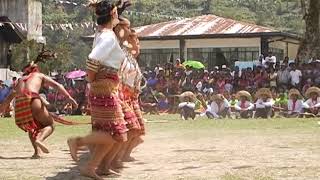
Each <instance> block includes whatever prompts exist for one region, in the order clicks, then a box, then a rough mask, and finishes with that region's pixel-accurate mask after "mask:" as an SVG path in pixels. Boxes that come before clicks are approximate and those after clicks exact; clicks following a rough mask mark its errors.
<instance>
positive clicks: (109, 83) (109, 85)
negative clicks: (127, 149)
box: [87, 60, 128, 141]
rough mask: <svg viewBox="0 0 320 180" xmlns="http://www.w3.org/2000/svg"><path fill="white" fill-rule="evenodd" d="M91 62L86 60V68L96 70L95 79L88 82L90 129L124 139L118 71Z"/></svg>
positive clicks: (124, 128)
mask: <svg viewBox="0 0 320 180" xmlns="http://www.w3.org/2000/svg"><path fill="white" fill-rule="evenodd" d="M92 64H94V61H91V60H88V61H87V68H88V69H90V70H92V71H94V72H97V74H96V80H95V81H94V82H92V83H90V86H91V88H90V94H89V101H90V105H91V121H92V129H93V131H102V132H107V133H109V134H110V135H112V136H113V137H114V139H115V140H117V141H125V139H126V138H125V137H126V132H127V131H128V129H127V127H126V121H125V120H124V114H123V112H122V106H121V100H120V98H119V95H118V90H119V83H120V80H119V76H118V72H117V71H116V70H115V69H112V68H106V67H104V66H101V65H98V64H97V65H96V66H93V65H92Z"/></svg>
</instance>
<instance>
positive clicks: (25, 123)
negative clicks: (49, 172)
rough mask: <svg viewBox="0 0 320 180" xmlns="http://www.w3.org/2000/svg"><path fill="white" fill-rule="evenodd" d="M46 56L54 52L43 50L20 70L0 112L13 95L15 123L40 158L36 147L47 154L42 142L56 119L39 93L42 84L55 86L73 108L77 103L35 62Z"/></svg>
mask: <svg viewBox="0 0 320 180" xmlns="http://www.w3.org/2000/svg"><path fill="white" fill-rule="evenodd" d="M48 57H53V54H52V53H49V54H48V52H42V53H41V54H40V55H39V56H38V58H37V60H36V62H32V63H31V64H29V65H27V66H26V67H25V68H24V69H23V73H24V74H23V77H22V78H21V79H19V80H18V82H17V83H16V85H15V87H14V88H13V90H12V91H11V94H10V95H9V96H8V97H7V99H6V100H5V101H4V103H2V104H1V105H0V112H2V111H3V110H4V109H5V108H6V107H7V106H8V105H9V104H10V102H11V101H12V100H13V99H14V98H15V107H14V109H15V122H16V125H17V126H18V127H19V128H20V129H22V130H24V131H26V132H28V133H29V138H30V141H31V143H32V146H33V148H34V154H33V156H32V158H33V159H38V158H40V151H39V149H40V150H41V151H42V152H44V153H49V150H48V148H47V147H46V146H45V145H44V143H43V142H44V140H46V139H47V138H48V137H49V136H50V135H51V134H52V133H53V131H54V127H53V121H54V118H57V117H56V116H53V115H52V114H50V113H49V112H48V110H47V108H46V105H45V103H44V102H45V101H44V100H43V99H42V98H41V97H40V96H39V91H40V89H41V88H42V86H45V87H48V86H50V87H52V88H54V89H56V90H57V91H59V92H60V93H61V94H63V95H64V96H65V97H66V98H67V99H68V100H69V101H70V102H71V103H72V105H73V106H74V107H75V108H77V106H78V104H77V102H76V101H75V100H74V99H73V98H72V97H71V96H70V95H69V93H68V92H67V91H66V90H65V88H64V87H63V86H62V85H61V84H59V83H57V82H56V81H54V80H52V79H51V78H49V77H48V76H46V75H44V74H42V73H41V72H40V70H39V67H38V66H37V64H36V63H37V62H39V61H42V60H43V59H44V58H48Z"/></svg>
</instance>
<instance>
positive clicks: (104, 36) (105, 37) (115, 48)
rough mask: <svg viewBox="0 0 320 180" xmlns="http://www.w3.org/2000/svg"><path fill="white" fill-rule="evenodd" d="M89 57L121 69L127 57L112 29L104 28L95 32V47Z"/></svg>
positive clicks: (107, 65) (102, 63)
mask: <svg viewBox="0 0 320 180" xmlns="http://www.w3.org/2000/svg"><path fill="white" fill-rule="evenodd" d="M89 59H90V60H94V61H98V62H99V63H100V64H101V65H103V66H106V67H112V68H114V69H120V66H121V64H122V62H123V60H124V59H125V54H124V53H123V51H122V49H121V47H120V45H119V42H118V40H117V37H116V35H115V34H114V32H113V31H112V30H103V31H101V32H97V33H96V34H95V39H94V42H93V49H92V51H91V53H90V54H89Z"/></svg>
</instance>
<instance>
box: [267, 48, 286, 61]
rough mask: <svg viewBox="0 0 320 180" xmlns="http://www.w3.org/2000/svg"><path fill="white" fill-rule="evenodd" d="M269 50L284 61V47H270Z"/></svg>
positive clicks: (278, 59) (279, 59)
mask: <svg viewBox="0 0 320 180" xmlns="http://www.w3.org/2000/svg"><path fill="white" fill-rule="evenodd" d="M269 51H270V52H272V54H273V55H274V56H276V57H277V61H282V60H283V59H284V50H283V49H277V48H269Z"/></svg>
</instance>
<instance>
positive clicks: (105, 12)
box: [89, 0, 116, 25]
mask: <svg viewBox="0 0 320 180" xmlns="http://www.w3.org/2000/svg"><path fill="white" fill-rule="evenodd" d="M89 6H90V7H93V8H94V11H95V13H96V16H97V24H98V25H104V24H107V23H108V22H110V21H111V20H112V16H111V12H112V10H113V9H114V8H115V7H116V4H115V3H113V2H112V0H103V1H100V2H97V1H93V2H90V4H89Z"/></svg>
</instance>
